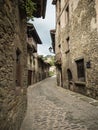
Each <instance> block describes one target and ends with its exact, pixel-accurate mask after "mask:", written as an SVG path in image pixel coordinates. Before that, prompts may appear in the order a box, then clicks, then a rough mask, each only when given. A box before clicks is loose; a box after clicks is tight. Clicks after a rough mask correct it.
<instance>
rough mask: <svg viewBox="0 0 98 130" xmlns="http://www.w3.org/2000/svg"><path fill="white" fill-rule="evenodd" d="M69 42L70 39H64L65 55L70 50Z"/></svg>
mask: <svg viewBox="0 0 98 130" xmlns="http://www.w3.org/2000/svg"><path fill="white" fill-rule="evenodd" d="M69 42H70V38H69V37H68V38H67V39H66V53H68V52H69V51H70V48H69V44H70V43H69Z"/></svg>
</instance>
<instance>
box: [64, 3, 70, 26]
mask: <svg viewBox="0 0 98 130" xmlns="http://www.w3.org/2000/svg"><path fill="white" fill-rule="evenodd" d="M65 11H66V14H65V15H66V24H67V23H69V5H68V6H67V7H66V10H65Z"/></svg>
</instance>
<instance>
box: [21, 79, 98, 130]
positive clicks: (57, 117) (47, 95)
mask: <svg viewBox="0 0 98 130" xmlns="http://www.w3.org/2000/svg"><path fill="white" fill-rule="evenodd" d="M93 103H96V104H97V100H94V99H92V98H88V97H86V96H83V95H81V94H77V93H74V92H72V91H69V90H66V89H64V88H61V87H58V86H56V80H55V77H52V78H48V79H46V80H44V81H41V82H39V83H37V84H35V85H33V86H30V87H29V88H28V108H27V114H26V117H25V119H24V121H23V124H22V126H21V129H20V130H98V107H97V105H94V104H93Z"/></svg>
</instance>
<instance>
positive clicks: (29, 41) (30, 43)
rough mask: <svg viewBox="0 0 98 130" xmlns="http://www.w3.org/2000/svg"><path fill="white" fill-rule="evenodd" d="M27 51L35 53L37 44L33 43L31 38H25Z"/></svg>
mask: <svg viewBox="0 0 98 130" xmlns="http://www.w3.org/2000/svg"><path fill="white" fill-rule="evenodd" d="M27 43H28V49H29V50H31V51H32V52H37V44H36V43H35V42H34V40H33V38H27Z"/></svg>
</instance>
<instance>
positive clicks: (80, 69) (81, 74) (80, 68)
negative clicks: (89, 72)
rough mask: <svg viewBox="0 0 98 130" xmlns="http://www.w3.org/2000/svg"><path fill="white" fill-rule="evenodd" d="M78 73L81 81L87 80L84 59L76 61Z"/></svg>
mask: <svg viewBox="0 0 98 130" xmlns="http://www.w3.org/2000/svg"><path fill="white" fill-rule="evenodd" d="M76 65H77V75H78V79H79V80H80V81H85V70H84V59H80V60H77V61H76Z"/></svg>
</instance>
